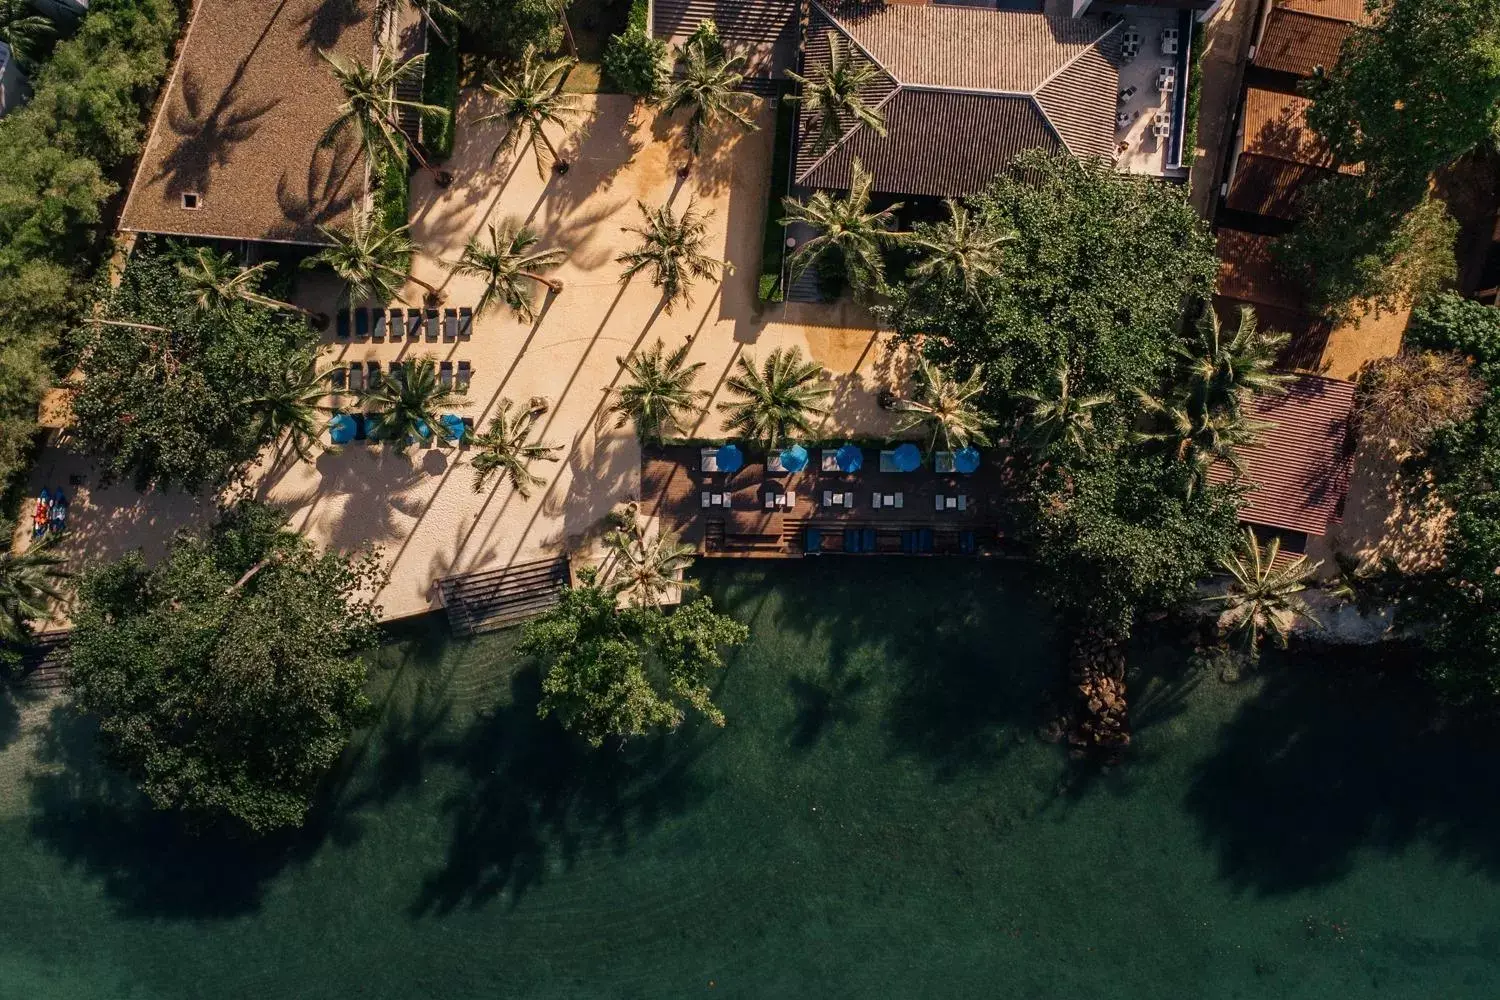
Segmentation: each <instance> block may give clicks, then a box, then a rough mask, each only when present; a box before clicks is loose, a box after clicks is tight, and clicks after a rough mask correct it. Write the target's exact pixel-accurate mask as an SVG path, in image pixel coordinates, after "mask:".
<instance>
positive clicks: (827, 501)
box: [823, 490, 843, 507]
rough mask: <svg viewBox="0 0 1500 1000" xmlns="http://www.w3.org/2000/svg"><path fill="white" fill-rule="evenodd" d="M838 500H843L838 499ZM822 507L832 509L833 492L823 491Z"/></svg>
mask: <svg viewBox="0 0 1500 1000" xmlns="http://www.w3.org/2000/svg"><path fill="white" fill-rule="evenodd" d="M840 499H843V498H842V497H840ZM823 506H824V507H832V506H833V491H832V490H824V491H823Z"/></svg>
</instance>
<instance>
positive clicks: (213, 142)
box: [152, 57, 282, 195]
mask: <svg viewBox="0 0 1500 1000" xmlns="http://www.w3.org/2000/svg"><path fill="white" fill-rule="evenodd" d="M247 62H248V57H247V60H246V63H247ZM246 63H241V64H240V66H239V67H238V68H237V69H236V71H235V74H234V76H232V77H231V78H230V81H229V83H228V85H227V86H225V88H224V89H223V90H222V91H221V92H220V94H219V97H218V100H216V101H215V102H214V104H213V106H212V107H207V106H206V99H205V97H204V94H203V84H202V82H201V81H200V80H199V78H198V77H197V76H196V75H195V74H194V72H193V71H192V69H190V68H189V69H185V70H184V72H183V74H182V81H181V85H180V87H179V91H178V92H179V93H180V94H181V95H182V99H181V102H180V103H178V102H176V101H173V102H172V103H170V104H169V105H168V106H167V115H166V123H167V127H168V128H169V129H171V131H172V133H173V135H175V136H177V137H178V141H177V142H175V143H173V144H172V148H171V151H170V152H168V153H167V155H166V156H165V157H164V158H163V160H162V164H161V168H160V170H159V171H158V172H157V175H156V177H154V178H152V179H153V180H162V179H165V180H166V188H167V192H168V194H171V195H178V194H181V193H183V192H185V191H192V192H197V193H203V194H206V193H207V192H208V190H209V187H210V184H209V182H210V180H211V179H212V174H213V172H214V170H216V169H219V168H222V167H224V166H225V165H226V164H227V163H228V162H229V157H230V155H231V153H232V152H233V150H234V149H235V148H236V147H237V146H239V145H240V144H241V143H243V142H245V141H246V140H247V139H249V138H250V137H251V136H253V135H255V133H256V132H258V131H259V130H260V119H261V118H263V117H264V116H265V115H266V114H268V113H269V112H270V111H271V110H272V109H273V108H275V107H276V106H277V105H279V104H280V103H281V101H282V98H281V97H280V96H278V97H275V98H271V99H269V100H261V101H255V102H249V103H242V102H239V101H237V100H236V99H235V93H236V91H237V89H238V82H239V78H240V76H241V75H243V73H244V69H245V65H246Z"/></svg>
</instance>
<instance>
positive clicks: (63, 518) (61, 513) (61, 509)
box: [47, 490, 68, 535]
mask: <svg viewBox="0 0 1500 1000" xmlns="http://www.w3.org/2000/svg"><path fill="white" fill-rule="evenodd" d="M67 527H68V495H67V494H66V493H64V492H63V491H62V490H58V491H57V495H56V496H54V497H53V498H52V509H51V511H50V512H49V515H48V518H47V528H48V530H50V531H51V532H52V533H53V534H54V535H60V534H62V533H63V531H64V530H66V529H67Z"/></svg>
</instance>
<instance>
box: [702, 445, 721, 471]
mask: <svg viewBox="0 0 1500 1000" xmlns="http://www.w3.org/2000/svg"><path fill="white" fill-rule="evenodd" d="M698 469H699V471H701V472H718V471H719V449H717V448H699V449H698Z"/></svg>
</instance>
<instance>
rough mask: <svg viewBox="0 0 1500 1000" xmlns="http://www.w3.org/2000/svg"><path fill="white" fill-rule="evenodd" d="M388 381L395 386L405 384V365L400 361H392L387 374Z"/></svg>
mask: <svg viewBox="0 0 1500 1000" xmlns="http://www.w3.org/2000/svg"><path fill="white" fill-rule="evenodd" d="M389 377H390V380H391V381H392V382H395V383H396V384H397V385H405V384H406V365H405V363H403V362H400V361H392V362H391V369H390V373H389Z"/></svg>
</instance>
